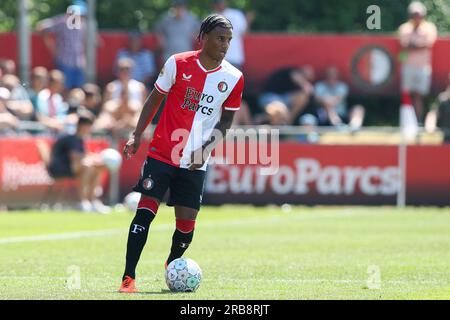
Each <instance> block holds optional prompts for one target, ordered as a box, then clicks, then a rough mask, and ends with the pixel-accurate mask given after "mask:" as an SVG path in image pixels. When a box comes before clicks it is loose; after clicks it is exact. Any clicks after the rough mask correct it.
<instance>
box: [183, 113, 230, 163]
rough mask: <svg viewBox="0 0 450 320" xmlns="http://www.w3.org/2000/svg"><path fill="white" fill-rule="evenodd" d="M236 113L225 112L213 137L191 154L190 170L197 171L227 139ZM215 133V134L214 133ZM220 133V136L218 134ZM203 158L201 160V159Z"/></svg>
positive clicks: (215, 128)
mask: <svg viewBox="0 0 450 320" xmlns="http://www.w3.org/2000/svg"><path fill="white" fill-rule="evenodd" d="M234 114H235V111H228V110H223V111H222V115H221V117H220V121H219V122H218V123H217V124H216V126H215V127H214V130H213V134H212V135H211V137H210V138H209V139H208V140H207V141H206V142H205V143H204V144H203V146H202V147H201V148H200V149H198V150H196V151H195V152H193V153H192V154H191V165H190V166H189V168H188V169H189V170H196V169H198V168H201V167H202V166H203V165H204V164H205V160H206V159H207V158H208V156H209V155H210V154H211V152H212V151H213V150H214V148H215V147H216V146H217V145H218V144H219V142H220V141H222V140H223V139H225V136H226V135H227V130H228V129H230V128H231V125H232V123H233V118H234ZM214 131H215V133H214ZM218 133H220V134H218ZM200 157H201V158H200Z"/></svg>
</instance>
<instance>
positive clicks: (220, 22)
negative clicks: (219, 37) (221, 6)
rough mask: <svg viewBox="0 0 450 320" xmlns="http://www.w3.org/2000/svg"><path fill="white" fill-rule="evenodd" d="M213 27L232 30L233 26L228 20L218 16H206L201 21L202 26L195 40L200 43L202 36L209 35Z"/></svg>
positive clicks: (215, 14)
mask: <svg viewBox="0 0 450 320" xmlns="http://www.w3.org/2000/svg"><path fill="white" fill-rule="evenodd" d="M215 27H222V28H227V29H233V25H232V24H231V22H230V20H228V19H227V18H225V17H224V16H222V15H220V14H217V13H214V14H211V15H209V16H207V17H206V18H205V19H204V20H203V22H202V25H201V26H200V32H199V33H198V36H197V40H198V41H201V40H202V39H203V36H204V35H205V34H206V33H209V32H210V31H211V30H213V29H214V28H215Z"/></svg>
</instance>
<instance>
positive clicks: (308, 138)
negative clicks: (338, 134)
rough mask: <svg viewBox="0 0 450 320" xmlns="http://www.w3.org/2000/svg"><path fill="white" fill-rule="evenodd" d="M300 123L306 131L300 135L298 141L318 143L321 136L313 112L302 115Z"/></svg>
mask: <svg viewBox="0 0 450 320" xmlns="http://www.w3.org/2000/svg"><path fill="white" fill-rule="evenodd" d="M299 124H300V126H301V127H302V128H303V130H304V132H303V133H302V134H300V135H299V136H298V141H299V142H303V143H317V142H319V140H320V136H319V134H318V133H317V130H316V129H317V118H316V117H315V116H314V115H312V114H305V115H303V116H301V117H300V119H299Z"/></svg>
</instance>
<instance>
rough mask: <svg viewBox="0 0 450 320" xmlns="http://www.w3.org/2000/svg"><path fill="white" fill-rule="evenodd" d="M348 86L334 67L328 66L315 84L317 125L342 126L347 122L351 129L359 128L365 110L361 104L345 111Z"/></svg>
mask: <svg viewBox="0 0 450 320" xmlns="http://www.w3.org/2000/svg"><path fill="white" fill-rule="evenodd" d="M347 95H348V86H347V84H346V83H344V82H343V81H340V80H339V71H338V69H337V68H336V67H329V68H328V69H327V71H326V76H325V80H324V81H320V82H318V83H317V84H316V85H315V97H316V101H317V104H318V105H317V116H318V119H319V125H322V126H323V125H325V126H342V125H345V124H348V125H349V126H350V128H351V129H352V130H357V129H359V128H360V127H361V126H362V124H363V121H364V115H365V110H364V107H363V106H361V105H356V106H354V107H353V108H352V109H351V110H350V112H348V111H347V104H346V99H347Z"/></svg>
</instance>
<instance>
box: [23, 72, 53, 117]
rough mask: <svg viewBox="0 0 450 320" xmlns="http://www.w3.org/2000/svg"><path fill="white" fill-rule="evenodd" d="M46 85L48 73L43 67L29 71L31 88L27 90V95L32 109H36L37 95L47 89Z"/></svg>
mask: <svg viewBox="0 0 450 320" xmlns="http://www.w3.org/2000/svg"><path fill="white" fill-rule="evenodd" d="M47 85H48V71H47V69H46V68H44V67H35V68H33V70H32V71H31V86H30V87H29V88H28V95H29V96H30V100H31V103H32V104H33V107H34V109H35V110H36V109H37V96H38V93H39V92H40V91H41V90H43V89H45V88H47Z"/></svg>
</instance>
